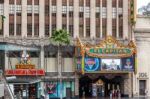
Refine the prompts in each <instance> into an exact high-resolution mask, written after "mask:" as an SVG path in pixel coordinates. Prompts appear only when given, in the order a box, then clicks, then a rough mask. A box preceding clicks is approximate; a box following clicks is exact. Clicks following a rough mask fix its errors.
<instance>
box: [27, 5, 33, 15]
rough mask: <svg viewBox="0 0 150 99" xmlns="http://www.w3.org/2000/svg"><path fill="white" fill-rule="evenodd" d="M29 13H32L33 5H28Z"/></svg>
mask: <svg viewBox="0 0 150 99" xmlns="http://www.w3.org/2000/svg"><path fill="white" fill-rule="evenodd" d="M27 13H32V5H27Z"/></svg>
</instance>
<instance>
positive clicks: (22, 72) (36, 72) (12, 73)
mask: <svg viewBox="0 0 150 99" xmlns="http://www.w3.org/2000/svg"><path fill="white" fill-rule="evenodd" d="M5 75H7V76H37V75H38V76H44V75H45V71H44V70H43V69H16V70H12V69H10V70H6V71H5Z"/></svg>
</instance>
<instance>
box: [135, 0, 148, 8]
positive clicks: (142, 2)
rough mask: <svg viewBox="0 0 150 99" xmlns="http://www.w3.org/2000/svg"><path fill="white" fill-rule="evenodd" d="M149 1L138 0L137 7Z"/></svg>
mask: <svg viewBox="0 0 150 99" xmlns="http://www.w3.org/2000/svg"><path fill="white" fill-rule="evenodd" d="M149 2H150V0H137V9H138V8H140V7H142V6H144V5H147V4H148V3H149Z"/></svg>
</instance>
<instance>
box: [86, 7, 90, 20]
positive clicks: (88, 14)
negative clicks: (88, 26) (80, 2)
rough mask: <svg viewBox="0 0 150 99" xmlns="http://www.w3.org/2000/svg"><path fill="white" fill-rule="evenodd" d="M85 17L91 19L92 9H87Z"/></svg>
mask: <svg viewBox="0 0 150 99" xmlns="http://www.w3.org/2000/svg"><path fill="white" fill-rule="evenodd" d="M85 17H86V18H89V17H90V7H86V8H85Z"/></svg>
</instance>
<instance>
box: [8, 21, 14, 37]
mask: <svg viewBox="0 0 150 99" xmlns="http://www.w3.org/2000/svg"><path fill="white" fill-rule="evenodd" d="M9 35H11V36H12V35H14V24H13V23H11V24H9Z"/></svg>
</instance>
